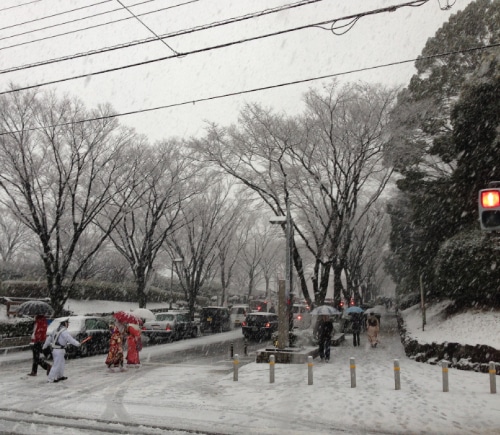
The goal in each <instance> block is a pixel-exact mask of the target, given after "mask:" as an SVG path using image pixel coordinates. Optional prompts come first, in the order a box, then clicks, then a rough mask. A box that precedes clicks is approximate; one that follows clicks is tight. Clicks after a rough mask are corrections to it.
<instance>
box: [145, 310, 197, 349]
mask: <svg viewBox="0 0 500 435" xmlns="http://www.w3.org/2000/svg"><path fill="white" fill-rule="evenodd" d="M142 334H143V335H144V336H146V337H147V338H148V339H149V341H150V342H155V341H160V340H168V341H174V340H182V339H183V338H191V337H196V336H197V335H198V327H197V326H196V323H195V322H193V321H191V320H190V317H189V313H187V312H185V311H167V312H164V313H156V314H155V320H150V321H148V322H146V323H144V325H143V327H142Z"/></svg>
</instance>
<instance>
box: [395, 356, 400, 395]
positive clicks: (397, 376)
mask: <svg viewBox="0 0 500 435" xmlns="http://www.w3.org/2000/svg"><path fill="white" fill-rule="evenodd" d="M394 385H395V389H396V390H401V373H400V367H399V360H397V359H395V360H394Z"/></svg>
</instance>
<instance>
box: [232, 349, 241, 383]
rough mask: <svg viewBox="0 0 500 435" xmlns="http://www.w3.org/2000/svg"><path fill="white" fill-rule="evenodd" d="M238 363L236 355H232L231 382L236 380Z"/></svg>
mask: <svg viewBox="0 0 500 435" xmlns="http://www.w3.org/2000/svg"><path fill="white" fill-rule="evenodd" d="M239 363H240V361H239V359H238V354H236V355H234V359H233V381H237V380H238V364H239Z"/></svg>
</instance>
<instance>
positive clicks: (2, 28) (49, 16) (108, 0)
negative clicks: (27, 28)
mask: <svg viewBox="0 0 500 435" xmlns="http://www.w3.org/2000/svg"><path fill="white" fill-rule="evenodd" d="M112 1H113V0H102V1H100V2H98V3H92V4H91V5H86V6H81V7H79V8H75V9H71V10H69V11H64V12H58V13H56V14H52V15H47V16H45V17H41V18H35V19H33V20H29V21H24V22H22V23H17V24H12V25H10V26H6V27H0V30H5V29H11V28H12V27H17V26H23V25H25V24H31V23H36V22H37V21H41V20H46V19H47V18H54V17H58V16H60V15H65V14H69V13H71V12H76V11H81V10H83V9H87V8H91V7H92V6H98V5H102V4H104V3H109V2H112ZM34 31H35V30H32V32H34ZM15 36H18V35H15ZM9 38H11V36H9ZM2 39H4V38H2Z"/></svg>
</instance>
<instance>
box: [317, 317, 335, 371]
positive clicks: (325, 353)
mask: <svg viewBox="0 0 500 435" xmlns="http://www.w3.org/2000/svg"><path fill="white" fill-rule="evenodd" d="M332 333H333V322H332V319H331V317H330V315H329V314H322V315H320V317H319V319H318V321H317V322H316V326H315V334H314V335H316V337H317V338H318V346H319V349H318V350H319V357H320V359H321V361H326V362H328V361H330V345H331V340H332Z"/></svg>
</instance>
